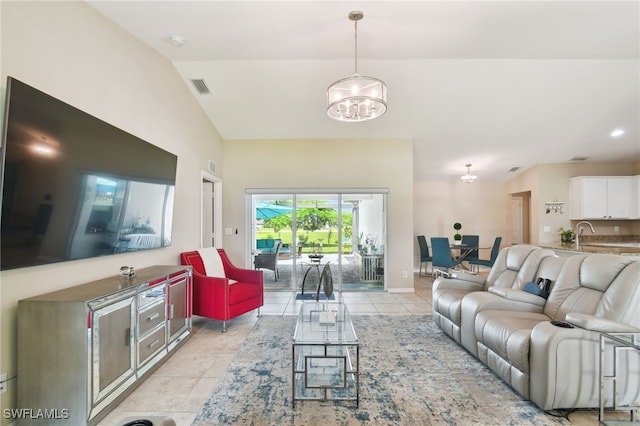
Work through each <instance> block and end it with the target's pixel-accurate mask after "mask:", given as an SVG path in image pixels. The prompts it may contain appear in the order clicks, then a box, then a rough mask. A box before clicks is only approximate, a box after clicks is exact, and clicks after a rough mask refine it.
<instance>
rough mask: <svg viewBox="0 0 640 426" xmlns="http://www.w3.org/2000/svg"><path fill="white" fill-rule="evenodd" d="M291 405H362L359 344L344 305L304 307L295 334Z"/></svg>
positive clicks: (310, 305) (312, 305) (314, 304)
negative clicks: (319, 403) (343, 402)
mask: <svg viewBox="0 0 640 426" xmlns="http://www.w3.org/2000/svg"><path fill="white" fill-rule="evenodd" d="M291 377H292V384H291V386H292V391H291V392H292V403H293V406H295V403H296V401H301V400H313V401H354V402H355V403H356V407H357V406H358V403H359V393H360V343H359V342H358V337H357V335H356V332H355V330H354V328H353V323H352V322H351V317H350V315H349V311H348V309H347V307H346V305H345V304H344V303H305V304H303V305H302V306H301V308H300V313H299V315H298V321H297V323H296V329H295V332H294V334H293V343H292V360H291Z"/></svg>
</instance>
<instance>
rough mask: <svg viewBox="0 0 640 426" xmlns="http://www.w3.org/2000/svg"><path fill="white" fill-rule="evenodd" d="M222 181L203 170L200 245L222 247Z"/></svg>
mask: <svg viewBox="0 0 640 426" xmlns="http://www.w3.org/2000/svg"><path fill="white" fill-rule="evenodd" d="M221 218H222V181H221V180H220V179H218V178H217V177H215V176H213V175H211V174H209V173H206V172H202V182H201V201H200V247H222V220H221Z"/></svg>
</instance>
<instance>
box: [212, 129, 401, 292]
mask: <svg viewBox="0 0 640 426" xmlns="http://www.w3.org/2000/svg"><path fill="white" fill-rule="evenodd" d="M224 164H225V172H224V175H223V178H224V203H223V204H224V207H223V208H224V212H223V217H224V220H225V223H224V227H225V228H231V229H236V228H237V229H238V230H239V233H238V234H237V235H236V234H232V235H225V236H224V247H225V249H226V250H227V252H228V253H229V256H230V257H231V258H232V259H233V261H234V263H236V262H237V263H238V264H243V259H245V253H246V252H245V249H246V247H245V242H246V241H247V236H246V234H245V230H246V227H245V226H244V225H245V222H244V221H245V218H246V215H245V211H246V210H245V199H244V198H243V197H239V194H244V192H245V190H246V189H247V188H271V189H277V188H320V189H322V188H327V189H329V188H388V189H389V195H388V197H387V204H388V212H387V226H388V227H387V234H388V240H389V241H388V245H387V247H386V248H385V255H387V268H388V274H387V277H388V282H387V288H388V290H389V291H413V274H411V273H409V274H408V277H407V278H403V276H402V272H403V271H407V272H410V271H411V270H412V258H413V245H412V229H413V226H412V224H413V166H412V164H413V144H412V142H411V141H409V140H354V139H349V140H255V141H240V140H229V141H225V147H224ZM245 266H246V265H245Z"/></svg>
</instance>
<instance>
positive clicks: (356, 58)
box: [353, 21, 358, 74]
mask: <svg viewBox="0 0 640 426" xmlns="http://www.w3.org/2000/svg"><path fill="white" fill-rule="evenodd" d="M353 25H354V27H355V31H354V34H355V37H354V38H355V44H356V46H355V65H356V66H355V69H356V72H355V73H356V74H358V21H353Z"/></svg>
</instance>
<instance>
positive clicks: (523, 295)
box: [488, 286, 547, 306]
mask: <svg viewBox="0 0 640 426" xmlns="http://www.w3.org/2000/svg"><path fill="white" fill-rule="evenodd" d="M488 291H489V293H491V294H495V295H496V296H500V297H502V298H504V299H507V300H513V301H515V302H524V303H529V304H531V305H535V306H544V304H545V303H546V301H547V299H545V298H544V297H540V296H538V295H535V294H532V293H528V292H526V291H522V290H517V289H514V288H506V287H498V286H491V287H489V289H488Z"/></svg>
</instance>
